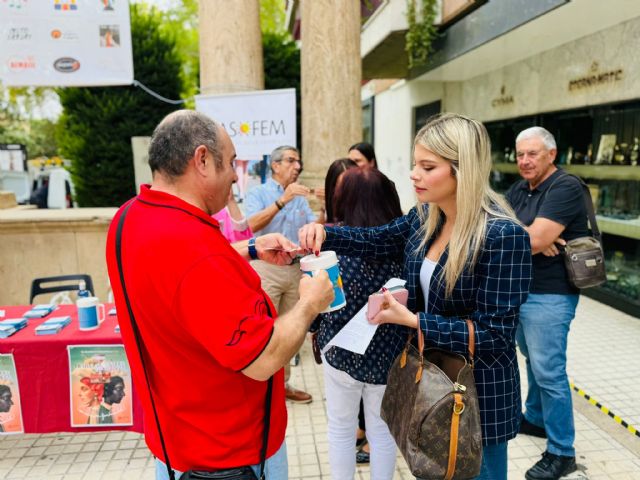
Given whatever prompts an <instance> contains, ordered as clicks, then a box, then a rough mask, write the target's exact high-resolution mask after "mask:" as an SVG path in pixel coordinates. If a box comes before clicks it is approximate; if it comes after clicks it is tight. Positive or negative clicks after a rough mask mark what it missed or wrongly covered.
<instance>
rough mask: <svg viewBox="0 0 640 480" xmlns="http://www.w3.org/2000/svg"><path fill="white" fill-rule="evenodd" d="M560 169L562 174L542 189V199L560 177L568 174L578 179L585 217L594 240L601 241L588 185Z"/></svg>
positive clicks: (571, 175)
mask: <svg viewBox="0 0 640 480" xmlns="http://www.w3.org/2000/svg"><path fill="white" fill-rule="evenodd" d="M560 171H561V172H562V175H558V176H557V177H556V179H555V180H554V181H553V182H552V183H551V185H549V188H547V189H546V190H545V191H544V194H543V195H544V196H543V199H544V198H546V196H547V192H548V191H549V190H551V187H553V185H554V184H555V183H556V182H557V181H558V180H560V179H561V178H563V177H565V176H567V175H568V176H570V177H573V178H575V179H576V180H578V181H579V182H580V185H581V186H582V198H583V199H584V206H585V208H586V210H587V218H588V219H589V226H590V227H591V235H592V236H593V237H594V238H595V239H596V240H598V242H600V243H602V235H601V233H600V229H599V228H598V222H597V221H596V213H595V211H594V209H593V199H592V198H591V190H589V186H588V185H587V184H586V183H584V180H582V179H581V178H580V177H578V176H577V175H573V174H572V173H568V172H565V171H564V170H560Z"/></svg>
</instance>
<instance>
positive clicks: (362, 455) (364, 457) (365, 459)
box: [356, 441, 371, 464]
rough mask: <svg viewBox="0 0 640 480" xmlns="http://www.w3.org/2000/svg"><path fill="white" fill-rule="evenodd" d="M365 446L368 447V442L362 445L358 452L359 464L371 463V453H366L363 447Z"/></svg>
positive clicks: (357, 459) (357, 460)
mask: <svg viewBox="0 0 640 480" xmlns="http://www.w3.org/2000/svg"><path fill="white" fill-rule="evenodd" d="M365 445H367V442H366V441H365V442H364V443H363V444H362V445H360V448H359V449H358V451H357V452H356V463H358V464H363V463H369V457H370V455H371V454H370V452H365V451H364V450H363V447H364V446H365Z"/></svg>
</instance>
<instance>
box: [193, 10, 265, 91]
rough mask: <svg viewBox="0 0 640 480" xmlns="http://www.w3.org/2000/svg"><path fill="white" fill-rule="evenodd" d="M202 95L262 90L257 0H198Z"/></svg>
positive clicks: (260, 42) (260, 41)
mask: <svg viewBox="0 0 640 480" xmlns="http://www.w3.org/2000/svg"><path fill="white" fill-rule="evenodd" d="M199 3H200V7H199V15H200V19H199V26H200V91H201V93H202V94H204V95H207V94H215V93H231V92H243V91H247V90H262V89H264V68H263V65H262V33H261V32H260V3H259V1H258V0H233V1H232V2H230V1H229V0H200V2H199Z"/></svg>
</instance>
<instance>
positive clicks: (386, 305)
mask: <svg viewBox="0 0 640 480" xmlns="http://www.w3.org/2000/svg"><path fill="white" fill-rule="evenodd" d="M387 308H389V302H382V305H381V306H380V310H386V309H387Z"/></svg>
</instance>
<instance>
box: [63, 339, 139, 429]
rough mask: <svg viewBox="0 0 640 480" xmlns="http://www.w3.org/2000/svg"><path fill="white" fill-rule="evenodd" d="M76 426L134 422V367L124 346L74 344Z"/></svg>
mask: <svg viewBox="0 0 640 480" xmlns="http://www.w3.org/2000/svg"><path fill="white" fill-rule="evenodd" d="M67 348H68V351H69V375H70V381H69V384H70V386H71V389H70V390H71V391H70V397H69V404H70V405H71V426H72V427H99V426H105V427H110V426H111V427H112V426H127V425H133V409H132V401H131V370H130V369H129V362H128V361H127V356H126V354H125V352H124V347H123V346H122V345H70V346H69V347H67Z"/></svg>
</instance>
